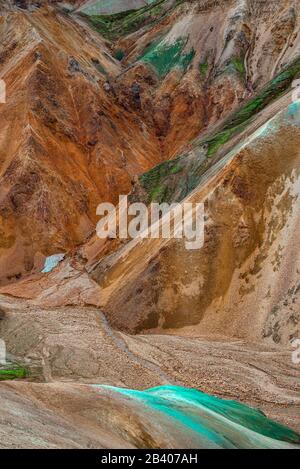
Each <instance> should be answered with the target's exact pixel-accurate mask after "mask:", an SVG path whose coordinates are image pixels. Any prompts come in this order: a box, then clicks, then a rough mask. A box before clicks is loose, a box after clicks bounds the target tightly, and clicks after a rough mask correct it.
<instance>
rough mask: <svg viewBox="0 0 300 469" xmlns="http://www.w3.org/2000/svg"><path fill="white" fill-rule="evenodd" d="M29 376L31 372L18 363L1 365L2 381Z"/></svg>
mask: <svg viewBox="0 0 300 469" xmlns="http://www.w3.org/2000/svg"><path fill="white" fill-rule="evenodd" d="M28 376H29V372H28V370H27V368H25V367H23V366H20V365H16V364H10V365H7V366H3V365H2V366H1V368H0V381H8V380H14V379H24V378H27V377H28Z"/></svg>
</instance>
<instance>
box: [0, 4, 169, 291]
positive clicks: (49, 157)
mask: <svg viewBox="0 0 300 469" xmlns="http://www.w3.org/2000/svg"><path fill="white" fill-rule="evenodd" d="M0 34H1V37H2V38H3V40H2V51H1V71H2V74H1V77H2V79H4V80H5V82H6V89H7V102H6V104H1V105H0V106H1V108H0V128H1V131H0V133H1V138H0V141H1V143H0V148H1V149H0V162H1V196H0V201H1V202H0V203H1V206H0V213H1V218H0V227H1V233H2V237H1V246H0V249H1V260H0V271H1V281H2V282H7V281H9V280H11V279H14V278H16V277H17V278H18V277H20V276H21V275H23V274H24V273H26V272H30V271H32V269H33V268H34V266H35V265H36V262H37V263H38V258H39V257H40V255H41V254H43V255H47V254H49V253H53V252H57V251H66V250H69V249H70V248H73V247H74V246H76V245H78V244H79V243H82V242H83V241H84V240H85V238H86V237H87V236H88V235H89V234H90V233H91V232H92V231H93V229H94V227H95V223H96V207H97V205H98V204H99V202H101V201H108V202H109V201H113V202H115V201H116V200H117V198H118V195H119V193H125V194H126V193H128V192H129V191H130V189H131V181H132V178H133V177H134V176H135V175H137V174H141V173H143V172H144V171H145V170H147V169H149V168H151V167H152V166H153V165H155V164H157V163H158V162H160V160H161V152H160V147H159V142H158V140H157V139H156V137H155V134H154V132H153V131H152V130H151V128H148V127H147V124H142V123H141V122H140V121H139V120H138V119H137V117H136V116H135V115H134V114H133V112H132V110H130V109H129V110H127V109H126V108H125V107H124V106H121V105H120V103H119V102H118V101H117V99H116V97H115V95H114V93H113V92H112V91H111V92H109V91H105V89H104V83H105V81H106V78H105V75H104V73H101V72H99V69H100V68H101V67H103V70H104V69H105V70H106V71H105V73H109V74H111V75H112V76H114V75H116V74H117V73H119V71H120V66H119V64H118V63H117V62H116V61H115V60H114V59H112V58H111V57H110V55H109V54H108V51H107V50H106V47H105V45H104V42H103V40H102V39H101V38H99V37H97V36H96V35H95V34H93V33H92V32H89V31H87V30H85V29H84V28H83V27H82V26H80V25H77V26H76V25H75V23H74V22H73V21H72V20H69V19H67V18H66V17H64V16H62V15H60V14H56V13H55V12H52V11H50V10H47V9H40V10H37V11H35V12H33V13H27V12H20V11H18V12H9V13H8V14H6V15H4V16H2V17H1V33H0ZM101 64H103V65H101ZM101 70H102V69H101Z"/></svg>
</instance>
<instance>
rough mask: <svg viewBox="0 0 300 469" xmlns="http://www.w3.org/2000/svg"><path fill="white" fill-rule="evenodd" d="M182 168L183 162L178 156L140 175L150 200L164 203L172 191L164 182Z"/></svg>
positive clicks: (141, 182)
mask: <svg viewBox="0 0 300 469" xmlns="http://www.w3.org/2000/svg"><path fill="white" fill-rule="evenodd" d="M182 169H183V162H182V161H181V159H179V158H178V159H176V160H171V161H165V162H164V163H161V164H159V165H158V166H155V168H153V169H151V170H150V171H148V172H147V173H145V174H143V175H142V176H141V177H140V184H141V186H142V187H143V188H144V189H146V191H147V192H148V194H149V202H153V201H157V202H160V203H162V202H165V201H167V199H168V195H170V194H169V192H170V191H169V189H168V187H167V186H166V185H164V184H163V183H164V181H165V179H168V178H169V177H170V176H175V175H176V174H178V173H180V172H181V171H182Z"/></svg>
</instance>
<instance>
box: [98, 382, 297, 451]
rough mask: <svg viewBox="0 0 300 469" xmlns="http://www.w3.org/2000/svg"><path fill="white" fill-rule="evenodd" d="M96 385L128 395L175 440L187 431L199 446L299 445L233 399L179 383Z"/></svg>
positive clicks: (284, 430)
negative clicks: (132, 386) (144, 386)
mask: <svg viewBox="0 0 300 469" xmlns="http://www.w3.org/2000/svg"><path fill="white" fill-rule="evenodd" d="M97 388H102V389H107V390H110V391H112V392H113V393H116V394H117V395H119V396H120V397H121V396H122V397H126V398H127V399H128V398H129V400H130V402H131V404H136V406H137V411H138V412H139V413H140V412H142V413H144V414H145V417H148V419H150V421H153V422H154V424H155V419H156V418H157V421H159V422H160V426H161V422H164V421H165V423H166V427H167V428H168V432H170V437H172V436H173V437H174V438H175V440H176V438H177V439H178V436H179V440H180V435H184V438H185V440H186V436H187V434H189V435H190V437H191V441H193V445H194V444H195V443H194V442H195V441H197V442H198V446H199V448H203V447H207V448H290V447H295V448H297V447H299V448H300V435H299V434H297V433H296V432H294V431H293V430H291V429H289V428H287V427H285V426H283V425H281V424H279V423H276V422H274V421H272V420H269V419H268V418H267V417H266V416H265V415H264V414H263V413H262V412H261V411H259V410H257V409H254V408H251V407H248V406H246V405H244V404H241V403H239V402H236V401H228V400H223V399H220V398H217V397H214V396H211V395H208V394H205V393H203V392H200V391H198V390H195V389H187V388H183V387H179V386H160V387H157V388H153V389H149V390H146V391H135V390H129V389H123V388H115V387H112V386H97ZM124 405H126V403H125V402H124ZM170 423H171V425H170ZM170 428H171V430H170ZM172 433H173V435H172ZM298 445H299V446H298Z"/></svg>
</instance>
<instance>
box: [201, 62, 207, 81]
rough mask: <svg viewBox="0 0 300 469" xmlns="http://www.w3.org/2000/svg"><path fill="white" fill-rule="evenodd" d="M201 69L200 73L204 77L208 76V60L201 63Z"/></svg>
mask: <svg viewBox="0 0 300 469" xmlns="http://www.w3.org/2000/svg"><path fill="white" fill-rule="evenodd" d="M199 71H200V75H201V77H202V78H203V79H205V78H206V76H207V72H208V62H207V61H205V62H201V63H200V65H199Z"/></svg>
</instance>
